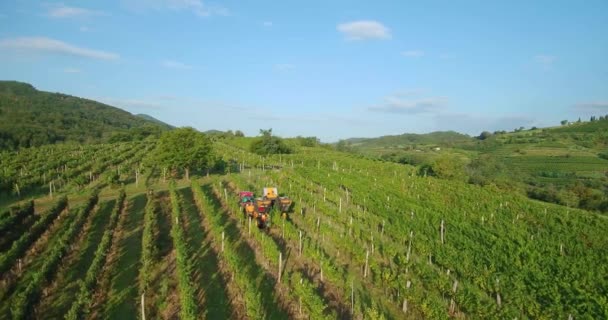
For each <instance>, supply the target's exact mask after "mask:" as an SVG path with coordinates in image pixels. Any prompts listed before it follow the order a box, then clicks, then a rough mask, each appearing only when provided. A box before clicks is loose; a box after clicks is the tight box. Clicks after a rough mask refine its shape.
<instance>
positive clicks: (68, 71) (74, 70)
mask: <svg viewBox="0 0 608 320" xmlns="http://www.w3.org/2000/svg"><path fill="white" fill-rule="evenodd" d="M63 72H65V73H80V72H82V70H80V69H78V68H65V69H63Z"/></svg>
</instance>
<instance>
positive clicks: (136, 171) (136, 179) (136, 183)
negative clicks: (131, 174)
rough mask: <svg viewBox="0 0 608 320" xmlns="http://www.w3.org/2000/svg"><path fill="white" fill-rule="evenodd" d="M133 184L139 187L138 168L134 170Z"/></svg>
mask: <svg viewBox="0 0 608 320" xmlns="http://www.w3.org/2000/svg"><path fill="white" fill-rule="evenodd" d="M135 186H136V187H139V169H137V170H135Z"/></svg>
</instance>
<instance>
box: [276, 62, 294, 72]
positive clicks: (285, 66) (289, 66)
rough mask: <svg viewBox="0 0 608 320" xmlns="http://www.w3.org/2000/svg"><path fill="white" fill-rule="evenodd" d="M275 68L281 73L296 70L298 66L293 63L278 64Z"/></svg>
mask: <svg viewBox="0 0 608 320" xmlns="http://www.w3.org/2000/svg"><path fill="white" fill-rule="evenodd" d="M274 68H275V70H279V71H289V70H293V69H295V68H296V66H295V65H293V64H291V63H277V64H275V65H274Z"/></svg>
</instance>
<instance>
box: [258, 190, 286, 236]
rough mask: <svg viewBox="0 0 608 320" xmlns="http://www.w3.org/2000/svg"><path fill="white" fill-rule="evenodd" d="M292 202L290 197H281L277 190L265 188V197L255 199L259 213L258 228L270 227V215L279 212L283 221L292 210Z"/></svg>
mask: <svg viewBox="0 0 608 320" xmlns="http://www.w3.org/2000/svg"><path fill="white" fill-rule="evenodd" d="M291 205H292V200H291V199H290V198H289V197H279V193H278V192H277V188H264V190H263V196H262V197H260V198H256V199H255V211H256V212H257V213H258V227H259V228H261V229H263V228H266V227H267V226H269V225H270V213H271V211H272V210H276V211H279V212H280V213H281V217H283V219H286V218H287V213H288V212H289V210H290V209H291Z"/></svg>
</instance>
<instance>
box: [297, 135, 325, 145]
mask: <svg viewBox="0 0 608 320" xmlns="http://www.w3.org/2000/svg"><path fill="white" fill-rule="evenodd" d="M296 141H298V143H299V144H300V146H302V147H316V146H318V145H320V144H321V140H319V138H317V137H300V136H298V137H296Z"/></svg>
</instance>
